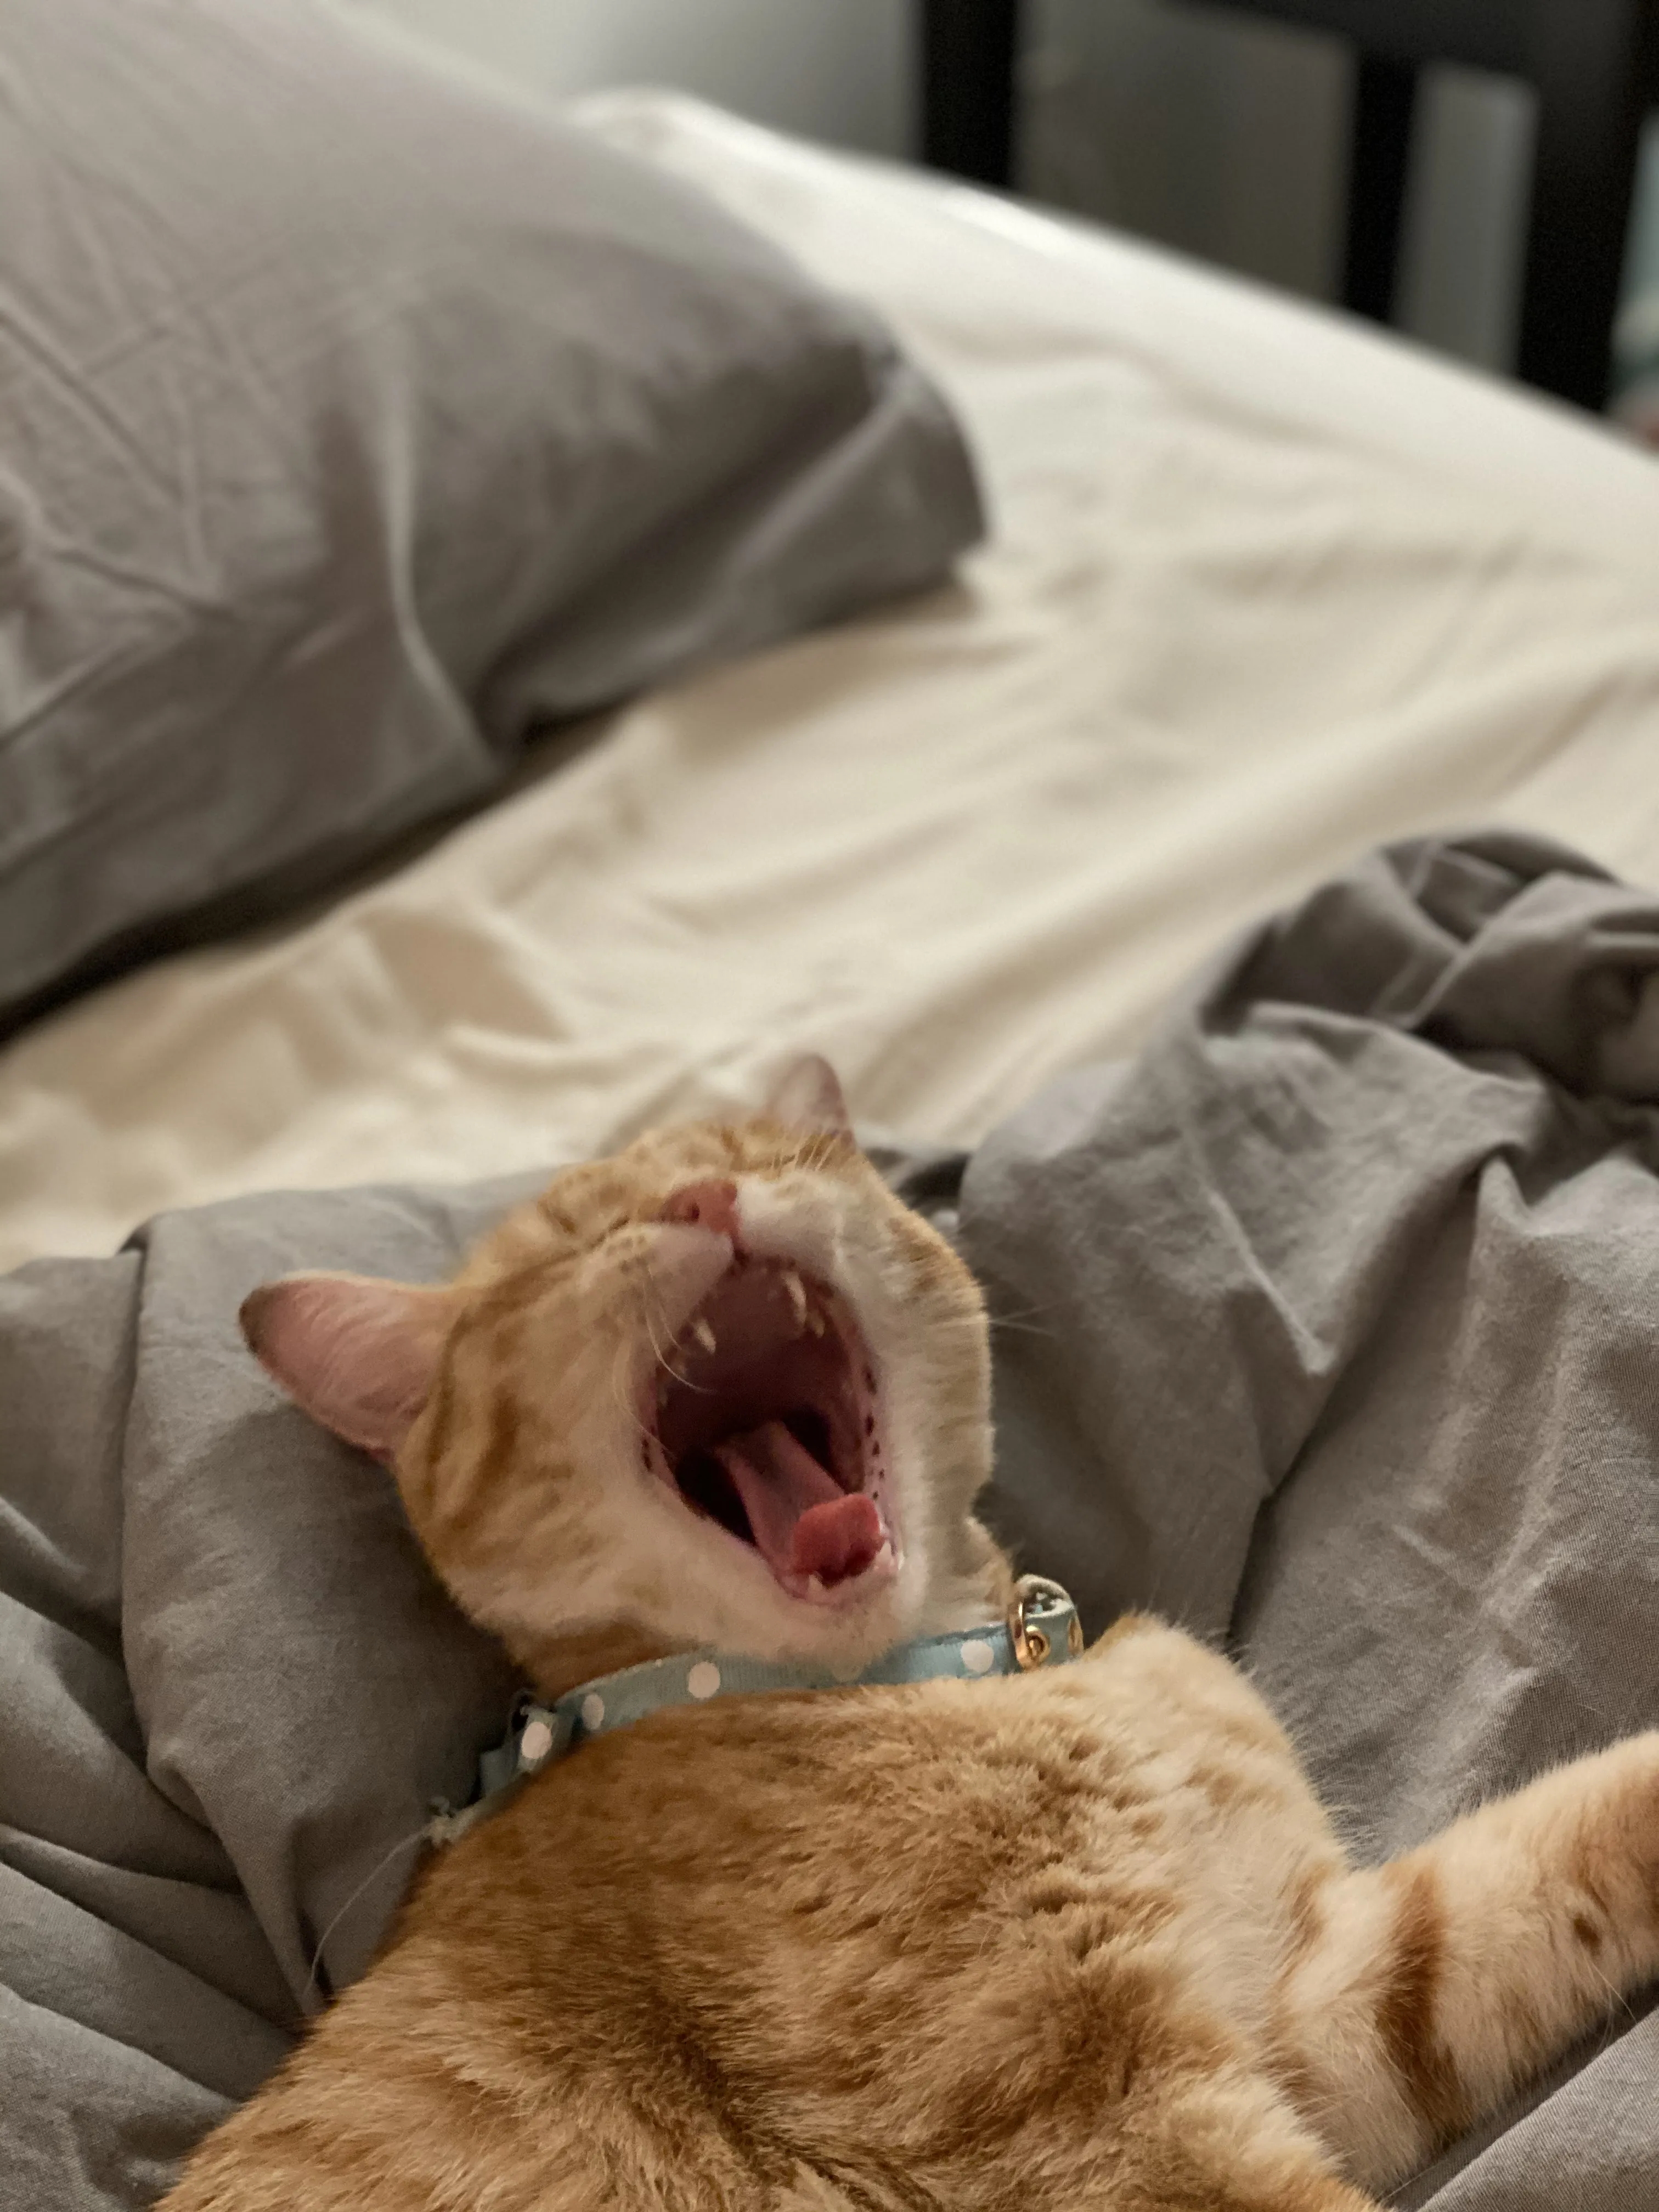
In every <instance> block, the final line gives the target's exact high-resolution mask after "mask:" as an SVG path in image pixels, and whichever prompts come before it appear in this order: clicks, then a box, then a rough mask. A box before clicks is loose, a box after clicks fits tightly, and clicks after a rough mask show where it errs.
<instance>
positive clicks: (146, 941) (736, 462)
mask: <svg viewBox="0 0 1659 2212" xmlns="http://www.w3.org/2000/svg"><path fill="white" fill-rule="evenodd" d="M5 13H6V35H5V83H4V88H3V94H0V103H3V105H0V116H3V127H0V208H3V210H5V215H4V222H3V226H0V1019H3V1018H7V1017H9V1018H11V1019H14V1020H15V1018H16V1017H17V1015H18V1013H19V1012H21V1011H22V1010H24V1009H27V1008H28V1007H31V1006H37V1005H39V1004H40V1003H42V1002H43V1000H44V999H45V997H46V996H47V995H48V994H52V993H53V992H61V990H62V989H63V988H64V987H65V982H66V979H76V978H84V977H85V976H86V975H88V973H89V972H92V971H93V970H94V969H96V968H98V967H100V966H107V965H109V964H110V963H112V961H113V960H115V959H117V958H120V957H131V955H133V954H134V953H135V952H137V951H147V950H150V949H154V948H155V946H157V945H161V944H165V943H167V942H171V941H176V939H177V937H178V934H179V921H180V919H181V918H182V917H185V916H187V915H191V916H194V917H195V919H196V921H197V923H198V924H199V923H200V921H202V919H203V918H204V916H205V917H206V918H207V919H209V920H210V921H213V922H216V923H221V922H223V921H227V920H239V919H244V918H246V916H247V915H249V914H251V913H252V911H254V910H256V908H259V907H261V906H267V905H269V904H270V902H271V900H272V898H274V897H276V896H288V895H291V894H293V893H294V892H295V891H297V890H301V889H309V888H311V887H313V886H314V885H315V884H317V883H318V882H319V881H321V880H322V879H324V878H325V877H326V876H327V875H328V874H329V873H330V872H337V870H338V869H339V868H340V867H341V866H343V865H344V864H345V863H346V862H347V861H349V860H355V859H356V858H359V857H361V856H362V855H363V854H366V853H367V852H368V851H369V850H370V849H371V848H374V847H375V846H377V845H380V844H382V843H384V842H386V840H387V839H388V838H389V837H390V836H392V835H393V834H394V833H395V832H397V831H398V830H400V829H404V828H406V827H407V826H409V825H410V824H412V823H416V822H417V821H420V820H422V819H423V818H428V817H433V816H434V815H435V814H437V813H439V812H441V811H444V810H447V809H450V808H453V807H455V806H458V805H461V804H463V803H465V802H467V801H469V800H473V799H477V797H478V796H479V795H480V794H481V793H484V792H485V791H487V790H488V789H489V787H491V786H492V785H493V784H494V783H495V782H496V781H498V780H499V779H500V777H501V775H502V774H503V772H504V770H505V769H506V766H507V763H508V761H509V759H510V757H511V755H512V753H513V750H514V748H515V747H516V746H517V745H518V744H519V743H520V741H521V740H522V738H524V736H525V735H526V732H528V731H530V730H531V729H532V728H533V727H534V726H536V725H538V724H539V723H543V722H546V721H549V720H554V719H557V718H562V717H568V716H571V715H574V714H580V713H581V712H582V711H584V710H586V709H589V708H595V707H598V706H600V705H603V704H604V703H605V702H610V701H612V700H615V699H617V698H618V697H620V696H623V695H625V694H626V693H628V692H629V691H631V690H634V689H635V688H636V687H638V686H640V685H641V684H648V683H652V682H655V681H657V680H659V679H661V678H664V677H666V676H668V675H670V674H671V673H673V672H674V671H678V670H680V669H683V668H684V667H686V666H687V665H689V664H690V663H692V662H695V661H696V660H698V659H702V658H703V657H705V656H708V655H710V654H714V653H731V652H733V651H736V650H738V649H740V648H743V647H750V646H753V645H757V644H758V643H761V642H763V641H766V640H769V639H774V638H777V637H781V636H783V635H787V633H789V632H791V631H792V630H794V629H799V628H800V627H801V626H803V625H805V624H807V623H816V622H820V621H823V620H824V619H826V618H829V617H835V616H837V615H841V614H843V613H845V612H847V611H850V610H852V609H854V608H856V607H858V606H860V605H864V604H865V603H866V602H868V601H870V600H872V599H876V598H877V597H878V596H880V595H883V594H885V593H889V592H897V591H901V590H905V589H908V588H911V587H914V586H920V585H922V584H925V583H927V582H929V581H931V580H933V579H935V578H937V577H939V575H940V574H941V573H942V572H943V570H944V569H945V567H946V566H947V564H948V563H949V562H950V561H951V558H952V556H954V555H955V554H956V553H957V551H958V550H960V549H961V548H962V547H963V545H964V544H966V543H968V542H969V540H970V539H971V538H973V537H974V536H975V533H976V532H977V530H978V527H979V510H978V506H977V501H976V497H975V489H974V484H973V478H972V473H971V470H970V468H969V464H968V461H967V459H966V456H965V454H964V453H963V447H962V444H961V441H960V439H959V437H958V435H957V431H956V429H955V427H954V425H953V424H952V422H951V419H950V417H949V416H948V414H947V413H946V411H945V408H944V406H943V404H942V403H941V402H940V400H939V398H938V396H937V394H936V393H935V392H933V389H932V387H931V386H929V385H928V384H927V381H926V380H924V379H923V378H922V377H921V375H920V374H918V372H917V371H916V370H915V368H913V367H912V366H911V365H910V364H909V363H908V362H906V361H905V360H904V359H903V358H902V356H900V355H898V354H897V353H896V350H895V349H894V347H893V345H892V343H891V342H890V340H889V338H888V337H886V335H885V334H884V331H882V329H881V328H880V326H879V325H878V324H877V323H876V322H875V321H874V320H873V319H872V317H871V316H870V315H868V314H867V313H865V312H864V311H863V310H861V309H860V308H859V307H855V306H854V305H852V304H850V303H849V302H848V301H844V300H842V299H839V298H836V297H834V296H832V295H829V294H827V293H825V292H824V291H823V290H822V289H819V288H818V287H817V285H815V284H814V283H811V281H810V280H809V279H808V278H807V277H806V276H805V275H804V273H803V272H801V271H800V270H798V269H796V268H795V267H794V266H793V265H792V264H790V263H789V262H788V261H787V259H786V258H784V257H783V256H782V255H781V254H780V253H779V252H776V251H775V249H774V248H773V247H772V246H769V244H768V243H766V242H765V241H764V240H762V239H760V238H759V237H757V236H756V235H755V234H751V233H750V232H749V231H747V230H746V229H745V228H743V227H742V226H741V225H739V224H738V223H737V222H734V221H732V219H731V218H729V217H728V216H726V215H725V214H724V213H722V212H721V211H720V210H718V209H717V208H715V207H714V205H713V204H711V203H709V202H708V201H706V200H705V199H703V198H702V197H700V196H699V195H698V194H697V193H696V191H694V190H693V189H691V188H690V187H689V186H687V185H684V184H681V183H679V182H678V181H674V180H671V179H669V178H668V177H667V176H665V174H663V173H659V172H658V171H657V170H655V169H654V168H653V167H650V166H649V165H648V164H645V163H642V162H639V161H635V160H633V159H632V158H630V157H629V156H627V155H623V154H621V153H619V152H617V151H616V150H614V149H611V148H610V147H607V146H606V145H605V144H603V143H600V142H599V141H598V140H597V139H596V138H595V137H592V135H591V134H586V133H584V132H583V131H581V130H580V128H579V127H578V126H575V125H570V124H568V123H565V122H562V121H560V120H558V119H556V118H554V117H553V116H551V115H550V113H548V112H544V111H543V110H541V109H539V108H538V107H536V106H532V105H528V104H524V103H520V102H519V101H518V100H516V99H515V98H514V97H513V95H512V94H511V92H510V91H509V90H507V89H502V90H501V91H499V92H497V91H495V90H494V89H493V88H489V87H488V86H486V85H483V84H482V83H475V82H471V81H470V80H467V79H464V78H461V77H459V76H452V75H451V74H449V73H448V72H447V71H446V70H445V69H444V68H443V67H442V66H441V64H436V63H434V62H428V60H427V59H426V58H424V57H423V56H422V54H421V53H420V52H418V51H416V50H414V49H406V48H405V47H404V46H401V45H400V44H398V42H396V41H395V40H392V38H390V37H389V36H388V35H387V34H386V33H381V32H379V31H377V30H374V29H372V28H370V27H366V26H362V25H360V24H358V23H356V22H354V21H352V20H350V19H349V18H347V17H344V16H342V15H336V14H335V13H334V12H332V11H331V10H330V9H326V8H322V7H318V6H314V5H311V4H307V0H9V5H8V7H7V9H6V11H5Z"/></svg>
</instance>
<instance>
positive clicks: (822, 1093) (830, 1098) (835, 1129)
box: [763, 1052, 853, 1136]
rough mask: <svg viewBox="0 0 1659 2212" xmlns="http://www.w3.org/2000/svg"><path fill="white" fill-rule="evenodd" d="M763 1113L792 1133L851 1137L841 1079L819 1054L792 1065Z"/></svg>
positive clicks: (776, 1084)
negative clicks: (808, 1132)
mask: <svg viewBox="0 0 1659 2212" xmlns="http://www.w3.org/2000/svg"><path fill="white" fill-rule="evenodd" d="M763 1112H764V1113H765V1114H766V1115H768V1116H769V1118H770V1119H771V1120H772V1121H781V1122H783V1123H784V1124H785V1126H786V1127H788V1128H791V1129H811V1130H814V1131H818V1130H822V1131H823V1132H824V1133H835V1134H838V1135H843V1136H850V1135H851V1134H852V1130H853V1119H852V1116H851V1115H849V1114H848V1110H847V1101H846V1099H845V1098H844V1097H842V1089H841V1079H840V1077H839V1076H838V1075H837V1074H836V1071H835V1069H834V1068H833V1067H831V1066H830V1065H829V1061H828V1060H825V1059H823V1057H822V1056H821V1054H817V1053H816V1052H805V1053H803V1054H801V1056H800V1058H799V1060H791V1061H790V1063H789V1065H788V1066H787V1067H786V1068H785V1069H784V1071H783V1073H781V1075H780V1076H778V1077H777V1078H776V1079H775V1082H774V1083H773V1085H772V1088H771V1090H770V1091H769V1093H768V1095H767V1100H766V1104H765V1107H764V1108H763Z"/></svg>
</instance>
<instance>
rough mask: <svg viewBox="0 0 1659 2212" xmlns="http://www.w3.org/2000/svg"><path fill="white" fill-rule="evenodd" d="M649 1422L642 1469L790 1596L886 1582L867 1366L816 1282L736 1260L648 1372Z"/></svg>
mask: <svg viewBox="0 0 1659 2212" xmlns="http://www.w3.org/2000/svg"><path fill="white" fill-rule="evenodd" d="M650 1411H651V1414H652V1416H653V1423H654V1436H653V1438H652V1440H651V1442H650V1443H647V1463H648V1464H650V1465H651V1466H652V1468H653V1472H654V1473H656V1474H659V1475H660V1476H661V1477H662V1478H663V1479H664V1480H665V1481H667V1482H669V1483H671V1485H672V1486H673V1487H674V1488H675V1489H676V1490H677V1491H678V1492H679V1495H680V1496H681V1497H682V1498H684V1500H685V1502H686V1504H688V1505H689V1506H690V1507H691V1509H692V1510H693V1511H695V1512H696V1513H699V1514H702V1515H703V1516H706V1517H707V1518H708V1519H709V1520H711V1521H714V1522H718V1524H719V1525H720V1527H721V1528H724V1529H726V1531H727V1533H728V1534H731V1535H732V1536H733V1537H735V1538H736V1539H737V1540H738V1541H739V1542H740V1543H744V1544H747V1545H750V1546H752V1547H753V1548H754V1550H755V1551H757V1552H758V1553H759V1554H760V1556H761V1558H762V1559H763V1560H764V1561H765V1562H766V1565H768V1566H769V1568H770V1569H771V1571H772V1573H773V1575H774V1577H775V1579H776V1580H777V1582H778V1583H779V1585H780V1586H781V1588H782V1589H785V1590H786V1591H787V1592H788V1594H789V1595H790V1596H792V1597H797V1598H801V1599H804V1600H806V1601H809V1602H817V1603H823V1602H824V1601H846V1600H848V1599H849V1598H851V1597H852V1596H854V1595H855V1594H862V1593H863V1592H864V1591H865V1590H866V1589H870V1588H872V1587H873V1586H874V1584H876V1583H884V1582H886V1581H887V1580H889V1579H890V1577H891V1576H892V1575H893V1573H894V1572H895V1571H896V1566H897V1557H896V1554H897V1543H896V1536H895V1532H894V1528H893V1525H892V1522H891V1520H890V1513H889V1506H888V1493H887V1480H886V1472H885V1468H884V1463H883V1445H882V1420H881V1406H880V1399H879V1392H878V1387H877V1382H876V1374H875V1368H874V1365H873V1364H872V1360H871V1358H870V1355H869V1352H868V1350H867V1348H866V1345H865V1342H864V1338H863V1336H862V1334H861V1333H860V1329H859V1326H858V1323H857V1322H856V1321H855V1320H854V1317H853V1313H852V1310H851V1308H850V1307H849V1306H848V1304H847V1301H846V1300H845V1299H844V1298H842V1297H839V1296H838V1295H837V1293H836V1291H832V1290H831V1289H830V1288H829V1286H828V1285H826V1284H824V1283H821V1282H818V1281H817V1280H815V1279H813V1278H812V1277H811V1276H810V1275H807V1274H805V1273H803V1272H802V1271H801V1270H800V1269H799V1268H796V1267H789V1266H787V1265H786V1264H784V1263H782V1262H779V1261H767V1260H756V1259H749V1258H743V1257H739V1258H738V1259H736V1260H734V1261H733V1262H732V1266H731V1267H729V1268H728V1269H727V1270H726V1273H725V1274H724V1275H723V1276H722V1277H721V1278H720V1281H719V1282H718V1283H717V1284H716V1285H714V1289H713V1290H712V1291H710V1292H709V1293H708V1297H705V1298H704V1300H703V1301H702V1304H701V1305H700V1306H699V1307H698V1308H697V1310H696V1312H695V1313H694V1314H693V1315H692V1316H691V1318H690V1321H689V1322H687V1323H686V1324H685V1326H684V1328H683V1329H682V1330H681V1332H680V1334H679V1335H678V1338H677V1339H676V1340H675V1342H674V1344H673V1346H671V1349H670V1350H669V1352H667V1354H666V1356H665V1358H664V1359H663V1360H662V1362H661V1363H660V1364H659V1368H658V1370H657V1375H656V1381H655V1384H654V1397H653V1403H652V1407H651V1409H650ZM653 1444H654V1449H653V1448H652V1447H653Z"/></svg>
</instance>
